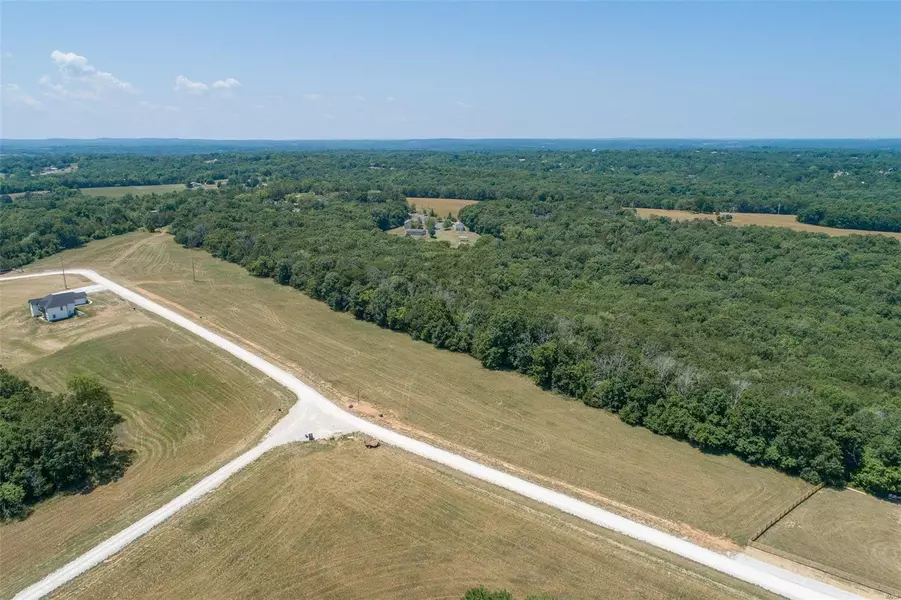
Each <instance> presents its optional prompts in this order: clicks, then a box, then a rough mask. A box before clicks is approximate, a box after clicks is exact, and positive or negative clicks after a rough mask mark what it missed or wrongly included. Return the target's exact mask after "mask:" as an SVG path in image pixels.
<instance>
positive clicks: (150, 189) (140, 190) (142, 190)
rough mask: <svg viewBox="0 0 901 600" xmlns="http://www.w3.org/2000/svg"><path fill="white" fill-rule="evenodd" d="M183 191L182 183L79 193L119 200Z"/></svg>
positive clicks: (89, 189) (118, 187)
mask: <svg viewBox="0 0 901 600" xmlns="http://www.w3.org/2000/svg"><path fill="white" fill-rule="evenodd" d="M214 187H215V186H214ZM183 189H185V184H183V183H165V184H160V185H124V186H109V187H93V188H81V193H82V194H84V195H85V196H109V197H111V198H119V197H121V196H124V195H126V194H134V195H135V196H141V195H145V194H165V193H166V192H177V191H181V190H183Z"/></svg>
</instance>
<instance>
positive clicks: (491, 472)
mask: <svg viewBox="0 0 901 600" xmlns="http://www.w3.org/2000/svg"><path fill="white" fill-rule="evenodd" d="M66 272H67V273H71V274H75V275H81V276H83V277H86V278H87V279H90V280H91V281H93V282H94V283H95V284H99V285H102V286H103V287H104V288H106V289H107V290H109V291H111V292H113V293H115V294H117V295H118V296H120V297H122V298H123V299H125V300H127V301H129V302H131V303H133V304H135V305H136V306H140V307H141V308H143V309H144V310H147V311H149V312H152V313H154V314H156V315H159V316H160V317H163V318H164V319H166V320H168V321H171V322H172V323H175V324H176V325H178V326H180V327H183V328H184V329H187V330H188V331H190V332H192V333H195V334H197V335H199V336H200V337H202V338H203V339H205V340H207V341H208V342H210V343H212V344H215V345H216V346H218V347H220V348H222V349H223V350H225V351H226V352H228V353H230V354H232V355H234V356H236V357H237V358H239V359H241V360H242V361H244V362H246V363H248V364H249V365H251V366H253V367H254V368H256V369H258V370H260V371H262V372H263V373H265V374H266V375H268V376H269V377H271V378H272V379H274V380H276V381H277V382H279V383H280V384H282V385H283V386H285V387H286V388H288V389H290V390H292V391H293V392H295V393H296V394H297V398H298V402H297V404H295V406H294V407H293V408H292V409H291V411H289V413H288V415H287V416H286V417H284V418H283V419H282V420H281V421H279V422H278V423H277V424H276V425H275V427H273V429H272V430H270V432H269V433H268V434H267V436H266V437H265V438H264V439H263V441H262V442H260V444H259V445H257V446H255V447H254V448H252V449H251V450H249V451H247V452H245V453H244V454H242V455H241V456H239V457H238V458H236V459H235V460H233V461H231V462H230V463H228V464H227V465H225V466H224V467H222V468H221V469H219V470H218V471H216V472H215V473H213V474H212V475H210V476H208V477H206V478H204V479H203V480H201V481H200V482H199V483H197V484H196V485H194V486H193V487H191V488H190V489H189V490H188V491H186V492H184V493H183V494H181V495H180V496H178V497H177V498H175V499H174V500H172V501H171V502H169V503H168V504H166V505H165V506H163V507H162V508H160V509H158V510H156V511H154V512H152V513H151V514H149V515H147V516H146V517H144V518H143V519H141V520H140V521H137V522H136V523H134V524H132V525H131V526H129V527H128V528H126V529H124V530H123V531H121V532H119V533H118V534H116V535H114V536H112V537H111V538H109V539H108V540H106V541H104V542H102V543H100V544H98V545H97V546H95V547H94V548H93V549H91V550H90V551H88V552H86V553H85V554H83V555H82V556H80V557H78V558H77V559H75V560H73V561H72V562H70V563H69V564H67V565H66V566H64V567H62V568H60V569H59V570H57V571H55V572H53V573H51V574H50V575H47V576H46V577H44V578H43V579H42V580H41V581H39V582H37V583H36V584H34V585H32V586H30V587H28V588H26V589H24V590H22V591H21V592H20V593H19V594H17V595H16V596H15V598H16V600H20V599H21V600H25V599H36V598H41V597H43V596H45V595H47V594H49V593H50V592H52V591H53V590H55V589H57V588H58V587H60V586H62V585H63V584H65V583H66V582H68V581H71V580H72V579H74V578H75V577H77V576H78V575H80V574H81V573H84V572H85V571H87V570H88V569H90V568H91V567H93V566H95V565H97V564H99V563H101V562H102V561H104V560H106V559H107V558H109V557H110V556H112V555H113V554H115V553H116V552H118V551H119V550H121V549H122V548H124V547H125V546H126V545H128V544H130V543H131V542H133V541H135V540H136V539H138V538H139V537H141V536H142V535H144V534H145V533H147V532H148V531H150V530H151V529H152V528H153V527H155V526H156V525H158V524H159V523H161V522H163V521H165V520H166V519H168V518H169V517H171V516H172V515H173V514H175V513H176V512H178V511H179V510H181V509H182V508H184V507H185V506H187V505H189V504H190V503H192V502H194V501H195V500H197V499H198V498H200V497H202V496H203V495H205V494H208V493H209V492H211V491H212V490H214V489H215V488H216V487H218V486H219V485H221V484H222V482H224V481H225V480H226V479H228V478H229V477H231V476H232V475H233V474H235V473H236V472H237V471H239V470H241V469H242V468H244V467H245V466H247V465H248V464H250V463H251V462H253V461H254V460H256V459H257V458H259V457H260V456H261V455H262V454H264V453H265V452H266V451H268V450H270V449H271V448H274V447H275V446H278V445H280V444H285V443H288V442H292V441H299V440H301V439H303V435H304V434H305V433H307V432H314V433H317V435H319V436H322V435H327V434H329V433H339V432H350V431H361V432H363V433H365V434H367V435H369V436H372V437H375V438H377V439H379V440H381V441H382V442H384V443H386V444H391V445H393V446H397V447H398V448H402V449H404V450H407V451H408V452H412V453H413V454H416V455H417V456H421V457H423V458H427V459H429V460H432V461H435V462H437V463H441V464H443V465H446V466H448V467H450V468H452V469H455V470H457V471H460V472H463V473H466V474H467V475H470V476H472V477H475V478H477V479H481V480H482V481H487V482H489V483H492V484H494V485H497V486H500V487H502V488H504V489H507V490H510V491H512V492H515V493H517V494H520V495H522V496H525V497H527V498H531V499H533V500H536V501H538V502H541V503H543V504H546V505H548V506H552V507H554V508H556V509H558V510H562V511H563V512H565V513H568V514H570V515H573V516H576V517H579V518H580V519H584V520H585V521H588V522H590V523H594V524H595V525H599V526H601V527H604V528H606V529H611V530H613V531H616V532H618V533H621V534H623V535H626V536H629V537H631V538H633V539H636V540H640V541H642V542H645V543H648V544H651V545H652V546H656V547H657V548H662V549H663V550H667V551H668V552H672V553H673V554H678V555H679V556H682V557H684V558H687V559H689V560H692V561H694V562H696V563H698V564H701V565H704V566H707V567H710V568H712V569H715V570H717V571H719V572H721V573H725V574H727V575H730V576H732V577H735V578H736V579H740V580H742V581H746V582H748V583H751V584H754V585H757V586H759V587H761V588H764V589H766V590H769V591H771V592H774V593H776V594H779V595H781V596H784V597H786V598H791V599H793V600H825V599H830V600H835V599H837V598H839V599H848V598H859V596H856V595H854V594H850V593H849V592H846V591H844V590H840V589H837V588H834V587H831V586H828V585H826V584H823V583H821V582H819V581H814V580H809V579H806V578H803V577H800V576H798V575H797V574H794V573H789V572H788V571H784V570H782V569H779V568H777V567H773V566H772V565H766V567H765V568H764V567H763V566H761V565H760V564H755V563H754V562H748V561H744V560H741V555H739V556H738V557H732V556H727V555H724V554H719V553H717V552H714V551H712V550H708V549H707V548H704V547H702V546H698V545H697V544H693V543H691V542H688V541H686V540H683V539H681V538H678V537H676V536H673V535H670V534H668V533H664V532H662V531H658V530H656V529H654V528H652V527H648V526H647V525H643V524H641V523H637V522H635V521H631V520H629V519H626V518H624V517H621V516H619V515H617V514H614V513H612V512H609V511H606V510H604V509H602V508H598V507H597V506H593V505H591V504H588V503H587V502H583V501H581V500H577V499H576V498H572V497H570V496H567V495H565V494H561V493H559V492H555V491H553V490H550V489H547V488H544V487H541V486H539V485H536V484H534V483H531V482H529V481H526V480H524V479H520V478H518V477H514V476H513V475H510V474H508V473H504V472H502V471H498V470H497V469H493V468H491V467H487V466H485V465H482V464H479V463H477V462H474V461H472V460H469V459H467V458H464V457H462V456H459V455H457V454H454V453H452V452H448V451H447V450H442V449H441V448H436V447H434V446H431V445H429V444H426V443H424V442H421V441H419V440H415V439H413V438H409V437H407V436H404V435H401V434H399V433H397V432H395V431H391V430H390V429H387V428H385V427H382V426H380V425H377V424H375V423H371V422H369V421H367V420H365V419H361V418H359V417H357V416H355V415H352V414H350V413H347V412H345V411H344V410H342V409H341V408H340V407H338V406H337V405H335V404H333V403H332V402H330V401H329V400H328V399H327V398H325V397H324V396H323V395H322V394H320V393H319V392H317V391H316V390H314V389H313V388H311V387H310V386H308V385H306V384H305V383H303V382H302V381H300V380H299V379H298V378H296V377H294V376H293V375H291V374H290V373H288V372H287V371H284V370H282V369H280V368H279V367H277V366H275V365H273V364H272V363H269V362H268V361H266V360H264V359H262V358H260V357H259V356H257V355H256V354H253V353H252V352H249V351H247V350H245V349H244V348H242V347H240V346H238V345H237V344H235V343H233V342H231V341H229V340H227V339H225V338H224V337H222V336H221V335H218V334H216V333H213V332H212V331H209V330H208V329H205V328H204V327H201V326H200V325H198V324H197V323H194V322H193V321H191V320H189V319H186V318H185V317H183V316H181V315H179V314H178V313H175V312H173V311H172V310H169V309H168V308H165V307H163V306H161V305H159V304H157V303H156V302H153V301H152V300H149V299H147V298H145V297H144V296H141V295H140V294H137V293H135V292H133V291H131V290H129V289H127V288H125V287H123V286H121V285H119V284H117V283H115V282H113V281H111V280H109V279H107V278H105V277H103V276H101V275H99V274H97V273H96V272H95V271H92V270H88V269H67V270H66ZM61 274H62V272H61V271H46V272H41V273H32V274H28V275H19V276H14V277H6V278H0V283H2V282H3V281H9V280H14V279H23V278H30V277H45V276H49V275H61Z"/></svg>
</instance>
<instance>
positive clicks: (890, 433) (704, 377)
mask: <svg viewBox="0 0 901 600" xmlns="http://www.w3.org/2000/svg"><path fill="white" fill-rule="evenodd" d="M385 214H387V215H395V217H393V218H392V217H388V218H386V219H384V220H379V219H378V217H377V216H376V215H385ZM402 214H403V209H402V203H401V202H400V201H399V200H393V199H390V198H379V199H377V200H376V201H374V202H369V201H367V198H364V197H361V196H352V195H347V194H334V195H329V196H325V197H310V198H306V199H296V200H292V199H290V198H283V199H282V200H273V199H272V198H270V197H269V195H268V192H267V190H265V189H260V190H255V191H249V192H248V191H244V192H238V191H231V192H229V191H221V192H216V193H211V194H204V195H202V196H197V197H194V198H192V199H191V200H190V201H188V202H186V203H184V204H183V205H181V206H180V207H179V208H178V210H177V211H176V213H175V218H174V220H173V222H172V224H171V230H172V232H173V233H174V234H175V239H176V240H177V241H178V242H180V243H182V244H184V245H186V246H190V247H199V248H204V249H206V250H207V251H209V252H211V253H212V254H214V255H215V256H217V257H220V258H222V259H225V260H229V261H231V262H235V263H238V264H241V265H243V266H245V267H246V268H247V269H248V270H249V271H250V272H251V273H253V274H254V275H257V276H262V277H271V278H273V279H274V280H275V281H277V282H279V283H282V284H284V285H290V286H293V287H295V288H297V289H299V290H303V291H304V292H305V293H307V294H308V295H310V296H312V297H313V298H316V299H319V300H322V301H324V302H326V303H327V304H328V305H329V306H330V307H331V308H333V309H334V310H339V311H346V312H350V313H352V314H353V315H354V316H356V317H357V318H359V319H363V320H367V321H371V322H373V323H376V324H378V325H380V326H382V327H386V328H390V329H394V330H397V331H403V332H406V333H408V334H409V335H411V336H412V337H414V338H416V339H421V340H424V341H427V342H429V343H432V344H434V345H435V346H437V347H439V348H445V349H448V350H452V351H459V352H467V353H470V354H472V355H473V356H475V357H476V358H478V359H479V360H481V361H482V364H483V365H484V366H485V367H487V368H490V369H512V370H516V371H519V372H521V373H524V374H526V375H528V376H529V377H531V378H532V379H533V380H534V381H535V383H536V384H537V385H539V386H541V387H543V388H546V389H549V390H554V391H557V392H559V393H561V394H564V395H567V396H570V397H573V398H577V399H579V400H581V401H582V402H584V403H585V404H586V405H588V406H592V407H597V408H602V409H606V410H610V411H611V412H614V413H616V414H618V415H619V417H620V418H621V419H622V420H623V421H624V422H626V423H629V424H631V425H636V426H644V427H647V428H648V429H650V430H652V431H654V432H655V433H659V434H662V435H668V436H671V437H675V438H677V439H682V440H685V441H688V442H689V443H692V444H694V445H695V446H697V447H699V448H700V449H702V450H705V451H708V452H731V453H734V454H736V455H738V456H739V457H741V458H743V459H744V460H746V461H748V462H751V463H755V464H762V465H767V466H772V467H775V468H778V469H781V470H783V471H785V472H788V473H792V474H796V475H799V476H801V477H803V478H804V479H806V480H807V481H810V482H812V483H819V482H826V483H829V484H832V485H843V484H845V483H848V482H853V483H855V484H856V485H860V486H862V487H864V488H865V489H867V490H868V491H871V492H873V493H876V494H888V493H898V492H899V491H901V487H899V486H901V462H899V459H901V456H899V455H898V449H899V448H901V397H899V396H901V372H899V370H898V368H897V365H898V364H899V363H898V360H899V358H901V344H899V342H901V270H899V269H901V267H899V265H901V262H899V260H898V259H899V258H901V246H899V244H898V243H897V241H895V240H891V239H881V238H879V239H877V238H874V237H863V236H860V237H849V238H825V237H823V236H815V235H804V234H798V233H796V232H791V231H785V230H778V229H769V228H723V227H716V226H715V225H713V224H703V223H681V224H680V223H671V222H667V221H665V220H663V221H652V222H647V221H642V220H639V219H636V218H634V217H633V216H631V215H627V214H623V213H621V211H619V210H617V207H615V206H607V207H599V206H598V205H597V203H596V202H594V201H589V202H567V201H557V202H554V201H533V202H524V201H518V202H503V201H493V202H485V203H480V204H477V205H474V206H471V207H467V208H466V209H464V210H463V212H462V213H461V218H462V220H463V221H464V223H466V224H467V226H468V227H469V228H471V229H472V230H474V231H476V232H478V233H480V234H482V235H483V237H482V238H480V239H479V240H478V241H477V242H476V243H475V244H473V246H472V247H471V248H469V249H453V248H450V247H449V246H448V245H446V244H444V243H420V242H417V241H414V240H408V239H403V238H396V237H393V236H387V235H384V234H382V233H381V232H380V231H378V230H377V229H376V227H379V228H381V229H386V228H389V227H393V226H396V225H397V224H399V221H400V220H401V219H402Z"/></svg>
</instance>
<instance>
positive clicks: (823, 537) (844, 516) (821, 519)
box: [759, 489, 901, 596]
mask: <svg viewBox="0 0 901 600" xmlns="http://www.w3.org/2000/svg"><path fill="white" fill-rule="evenodd" d="M759 542H760V543H761V544H763V545H764V546H770V547H772V548H775V549H776V550H778V551H781V552H784V553H787V554H789V555H794V556H800V557H802V558H803V559H806V560H807V561H809V562H812V563H814V564H813V566H820V567H821V568H823V569H824V570H826V571H828V572H832V573H834V574H836V575H839V576H842V575H844V576H846V577H847V576H851V577H852V578H854V579H861V580H863V582H864V583H866V581H870V582H873V583H875V584H877V585H879V586H882V587H887V588H889V589H890V590H892V591H893V592H894V593H895V594H897V595H898V596H901V505H899V504H892V503H890V502H885V501H882V500H878V499H876V498H873V497H872V496H866V495H864V494H861V493H859V492H856V491H854V490H841V491H838V490H830V489H823V490H821V491H819V492H817V493H816V494H814V495H813V496H812V497H811V498H810V500H808V501H807V502H805V503H804V504H802V505H801V506H799V507H798V508H797V509H795V510H794V511H792V512H791V513H789V515H788V516H787V517H785V518H784V519H783V520H782V521H780V522H779V523H778V524H776V526H774V527H773V528H772V529H770V530H769V531H767V532H766V534H765V535H764V536H763V537H761V538H760V540H759ZM887 591H888V590H887Z"/></svg>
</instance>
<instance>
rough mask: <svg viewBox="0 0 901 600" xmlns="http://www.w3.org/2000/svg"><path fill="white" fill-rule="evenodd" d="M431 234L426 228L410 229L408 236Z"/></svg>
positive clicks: (419, 236) (416, 236)
mask: <svg viewBox="0 0 901 600" xmlns="http://www.w3.org/2000/svg"><path fill="white" fill-rule="evenodd" d="M428 234H429V232H428V231H426V230H425V229H408V230H407V237H415V238H422V237H425V236H427V235H428Z"/></svg>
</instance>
